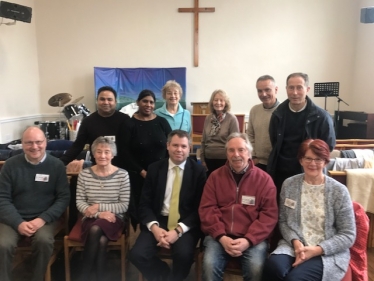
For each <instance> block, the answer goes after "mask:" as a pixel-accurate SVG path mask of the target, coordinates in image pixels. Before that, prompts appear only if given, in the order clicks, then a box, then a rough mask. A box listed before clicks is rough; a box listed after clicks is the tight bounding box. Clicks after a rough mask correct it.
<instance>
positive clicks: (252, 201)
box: [242, 195, 256, 206]
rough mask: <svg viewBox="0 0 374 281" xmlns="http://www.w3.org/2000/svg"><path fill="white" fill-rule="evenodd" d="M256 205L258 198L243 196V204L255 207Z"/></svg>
mask: <svg viewBox="0 0 374 281" xmlns="http://www.w3.org/2000/svg"><path fill="white" fill-rule="evenodd" d="M255 203H256V197H255V196H248V195H243V196H242V204H243V205H250V206H254V205H255Z"/></svg>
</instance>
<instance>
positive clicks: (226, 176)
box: [199, 133, 278, 281]
mask: <svg viewBox="0 0 374 281" xmlns="http://www.w3.org/2000/svg"><path fill="white" fill-rule="evenodd" d="M251 153H252V146H251V144H250V142H249V140H248V137H247V135H246V134H241V133H233V134H231V135H230V136H229V137H228V139H227V143H226V154H227V160H228V161H227V162H226V165H225V166H223V167H221V168H219V169H217V170H216V171H214V172H213V173H212V174H211V175H210V176H209V178H208V180H207V182H206V184H205V187H204V192H203V196H202V198H201V202H200V207H199V215H200V220H201V229H202V231H203V232H204V233H205V234H207V236H206V237H205V240H204V246H205V254H204V261H203V279H204V280H209V281H216V280H223V271H224V268H225V266H226V264H227V262H228V260H229V259H230V258H231V257H240V258H241V263H242V271H243V279H244V280H246V281H249V280H251V281H253V280H256V281H257V280H261V275H262V268H263V264H264V261H265V258H266V255H267V248H268V242H267V239H268V238H269V236H270V234H271V233H272V231H273V229H274V227H275V225H276V223H277V221H278V207H277V201H276V193H277V192H276V188H275V185H274V183H273V181H272V179H271V177H270V176H269V175H268V174H267V173H265V172H264V171H262V170H261V169H259V168H257V167H255V166H254V164H253V161H252V160H251Z"/></svg>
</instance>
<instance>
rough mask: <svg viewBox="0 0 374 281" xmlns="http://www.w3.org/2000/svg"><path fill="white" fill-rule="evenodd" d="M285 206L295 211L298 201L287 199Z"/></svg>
mask: <svg viewBox="0 0 374 281" xmlns="http://www.w3.org/2000/svg"><path fill="white" fill-rule="evenodd" d="M284 206H286V207H288V208H291V209H295V207H296V201H294V200H292V199H290V198H286V200H284Z"/></svg>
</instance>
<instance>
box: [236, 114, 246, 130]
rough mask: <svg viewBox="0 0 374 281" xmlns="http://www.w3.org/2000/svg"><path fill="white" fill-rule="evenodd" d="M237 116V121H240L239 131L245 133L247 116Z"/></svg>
mask: <svg viewBox="0 0 374 281" xmlns="http://www.w3.org/2000/svg"><path fill="white" fill-rule="evenodd" d="M235 116H236V119H238V123H239V131H240V132H241V133H245V128H246V124H245V114H235Z"/></svg>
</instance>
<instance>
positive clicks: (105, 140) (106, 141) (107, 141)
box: [91, 137, 117, 156]
mask: <svg viewBox="0 0 374 281" xmlns="http://www.w3.org/2000/svg"><path fill="white" fill-rule="evenodd" d="M99 144H103V145H106V146H109V148H110V151H111V152H112V155H113V156H116V155H117V146H116V144H115V142H114V141H112V139H111V138H108V137H98V138H97V139H96V140H95V141H94V142H93V143H92V145H91V150H92V153H93V154H95V152H96V149H97V146H98V145H99Z"/></svg>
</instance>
